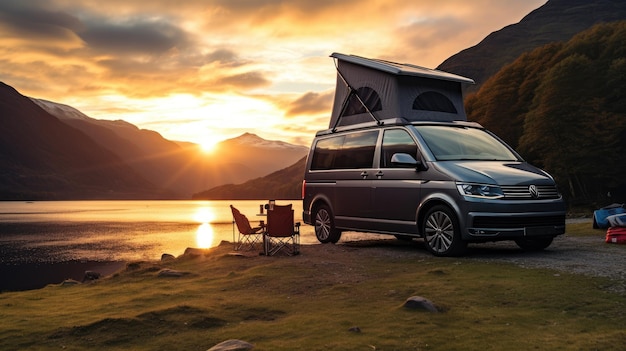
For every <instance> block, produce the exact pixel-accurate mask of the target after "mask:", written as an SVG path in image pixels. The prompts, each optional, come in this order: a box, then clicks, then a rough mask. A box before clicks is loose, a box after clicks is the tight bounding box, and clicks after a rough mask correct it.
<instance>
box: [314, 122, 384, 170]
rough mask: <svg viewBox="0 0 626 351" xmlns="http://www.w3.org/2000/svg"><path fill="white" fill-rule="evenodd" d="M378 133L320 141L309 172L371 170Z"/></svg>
mask: <svg viewBox="0 0 626 351" xmlns="http://www.w3.org/2000/svg"><path fill="white" fill-rule="evenodd" d="M377 140H378V131H367V132H359V133H351V134H346V135H340V136H336V137H332V138H327V139H322V140H320V141H318V142H317V144H316V145H315V151H314V152H313V160H312V161H311V170H328V169H356V168H372V166H373V163H374V152H375V151H376V141H377Z"/></svg>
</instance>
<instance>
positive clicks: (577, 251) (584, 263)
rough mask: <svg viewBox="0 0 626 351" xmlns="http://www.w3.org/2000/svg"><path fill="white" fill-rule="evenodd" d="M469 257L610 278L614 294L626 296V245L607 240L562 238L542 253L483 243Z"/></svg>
mask: <svg viewBox="0 0 626 351" xmlns="http://www.w3.org/2000/svg"><path fill="white" fill-rule="evenodd" d="M496 248H497V249H496ZM468 258H469V259H477V260H482V261H488V262H508V263H513V264H515V265H518V266H520V267H527V268H547V269H553V270H555V271H560V272H566V273H574V274H581V275H586V276H592V277H605V278H610V279H611V280H612V281H613V283H614V284H612V285H611V286H610V287H609V289H610V290H611V291H614V292H619V293H621V294H624V293H626V246H624V245H616V244H607V243H605V242H604V238H597V237H574V236H568V235H561V236H559V237H557V238H556V239H555V240H554V242H553V243H552V245H551V246H550V247H548V248H547V249H545V250H543V251H539V252H522V251H521V250H519V249H518V248H517V247H516V245H515V244H514V243H512V242H511V243H508V242H506V243H496V244H482V245H476V246H471V249H470V255H469V256H468Z"/></svg>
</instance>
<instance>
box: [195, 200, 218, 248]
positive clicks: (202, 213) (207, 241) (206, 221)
mask: <svg viewBox="0 0 626 351" xmlns="http://www.w3.org/2000/svg"><path fill="white" fill-rule="evenodd" d="M193 219H194V221H196V222H199V223H201V224H200V226H199V227H198V229H197V230H196V245H197V247H199V248H201V249H208V248H211V247H213V241H214V239H215V234H214V233H213V227H211V224H210V223H211V222H212V221H213V220H214V219H215V214H214V213H213V211H212V210H211V208H209V207H204V206H203V207H199V208H198V209H196V212H195V213H194V215H193Z"/></svg>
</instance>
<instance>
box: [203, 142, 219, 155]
mask: <svg viewBox="0 0 626 351" xmlns="http://www.w3.org/2000/svg"><path fill="white" fill-rule="evenodd" d="M217 143H219V140H216V139H206V140H203V141H201V142H200V150H202V152H204V153H207V154H209V153H212V152H213V151H215V147H216V146H217Z"/></svg>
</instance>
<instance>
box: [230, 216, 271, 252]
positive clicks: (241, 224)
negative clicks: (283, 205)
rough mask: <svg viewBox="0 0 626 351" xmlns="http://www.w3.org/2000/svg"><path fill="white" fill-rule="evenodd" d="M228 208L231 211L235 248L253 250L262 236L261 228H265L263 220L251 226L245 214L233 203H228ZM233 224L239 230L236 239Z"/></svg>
mask: <svg viewBox="0 0 626 351" xmlns="http://www.w3.org/2000/svg"><path fill="white" fill-rule="evenodd" d="M230 209H231V211H232V212H233V242H234V245H235V250H254V248H255V247H256V245H257V244H258V243H260V242H261V238H263V230H264V229H265V225H264V224H263V221H261V222H259V226H258V227H254V228H252V226H250V221H248V218H247V217H246V215H244V214H243V213H241V212H239V210H238V209H236V208H235V207H233V205H230ZM235 224H236V225H237V230H238V232H239V234H238V235H237V239H236V240H235Z"/></svg>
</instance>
